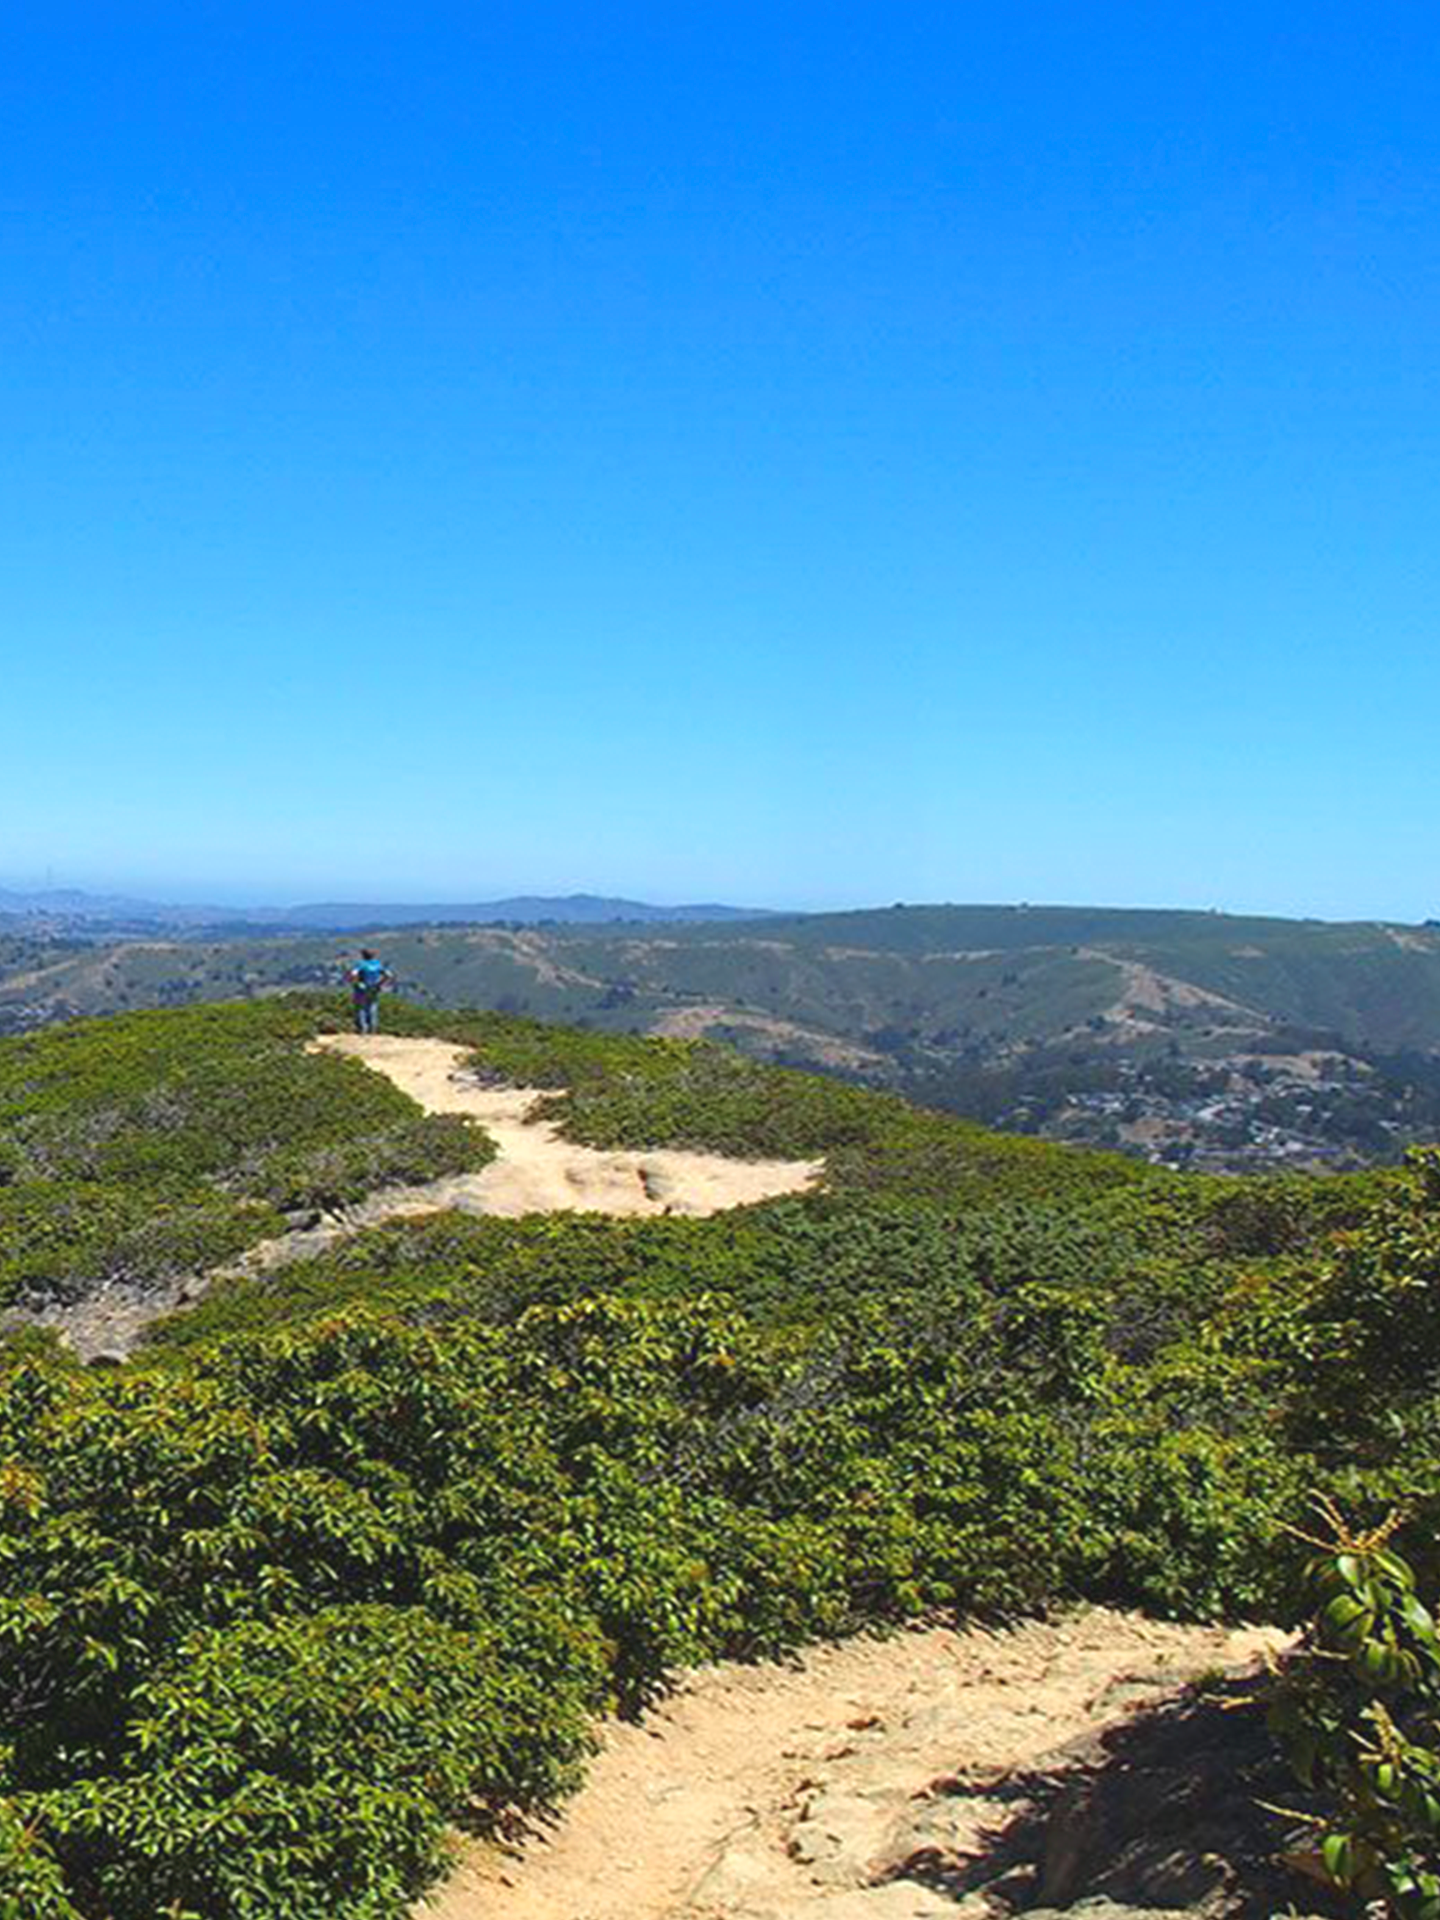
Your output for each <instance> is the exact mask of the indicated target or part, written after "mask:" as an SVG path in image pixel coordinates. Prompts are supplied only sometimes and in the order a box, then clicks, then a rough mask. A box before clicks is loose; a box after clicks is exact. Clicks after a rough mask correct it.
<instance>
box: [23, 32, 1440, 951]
mask: <svg viewBox="0 0 1440 1920" xmlns="http://www.w3.org/2000/svg"><path fill="white" fill-rule="evenodd" d="M1437 82H1440V52H1437V35H1436V31H1435V14H1434V10H1433V7H1430V6H1421V5H1418V4H1417V5H1406V4H1403V3H1401V4H1390V5H1380V6H1378V7H1372V8H1362V7H1360V6H1358V5H1356V4H1354V0H1347V4H1345V5H1338V4H1330V3H1329V0H1304V3H1303V4H1300V5H1297V4H1295V0H1287V4H1285V5H1283V6H1282V5H1278V4H1271V3H1270V0H1258V3H1256V0H1247V3H1246V4H1244V5H1241V4H1235V3H1232V0H1221V3H1220V4H1217V5H1214V6H1196V5H1194V4H1186V5H1180V4H1167V0H1143V3H1141V0H1136V3H1135V4H1111V3H1110V0H1092V4H1088V5H1081V4H1078V0H1068V3H1067V4H1048V3H1047V0H1028V3H1027V4H1023V5H1022V4H1019V0H990V3H989V4H986V5H978V4H969V3H968V0H949V3H948V4H944V5H932V4H906V3H905V0H888V3H887V4H879V3H878V0H860V3H859V4H845V0H823V3H821V0H815V3H814V4H791V3H789V0H765V3H764V4H763V5H762V4H758V3H754V0H726V3H725V4H723V5H721V4H715V3H714V0H712V3H711V4H708V5H703V6H701V5H694V4H689V3H688V0H653V3H647V4H627V3H626V0H614V4H610V5H599V4H596V0H586V3H585V4H580V3H579V0H567V3H564V4H562V3H560V0H514V3H513V4H512V3H510V0H483V4H477V0H467V4H463V5H462V4H454V5H451V4H443V3H437V4H425V3H424V0H422V3H421V4H418V5H417V4H416V3H415V0H407V3H406V4H405V5H403V6H402V5H400V4H394V5H388V4H387V5H367V4H364V0H352V3H351V4H347V5H346V6H344V7H341V6H338V5H331V4H327V0H305V3H304V4H301V5H296V4H294V0H290V3H289V4H286V5H285V6H283V7H282V6H279V5H272V4H270V0H243V4H237V0H229V3H228V4H225V5H219V4H207V3H206V0H185V4H183V5H182V4H178V0H172V3H168V4H165V3H162V4H146V0H126V4H124V5H120V6H117V5H115V4H113V0H106V4H103V5H102V4H94V5H87V6H81V5H73V4H68V3H67V0H45V4H43V5H42V4H40V0H16V3H15V4H13V5H11V6H8V7H6V8H5V9H3V11H0V127H3V140H0V213H3V229H0V355H3V359H0V430H3V442H0V444H3V448H4V456H5V457H4V459H3V462H0V608H3V620H4V626H3V655H4V658H3V677H0V778H3V808H0V884H5V883H10V884H14V883H16V882H21V883H25V884H31V883H34V882H37V881H43V879H44V878H45V877H46V875H47V874H50V875H53V878H54V880H55V883H56V884H70V885H91V886H98V885H123V886H127V887H131V888H137V889H143V890H145V891H148V892H151V893H152V894H153V893H157V892H158V893H161V894H165V895H169V896H171V897H177V896H188V897H196V896H203V897H209V898H219V899H231V900H255V899H271V900H281V901H284V900H296V899H302V898H316V897H328V898H336V897H350V898H354V897H366V898H372V899H374V898H397V899H399V898H409V899H425V898H445V897H449V898H463V897H471V898H475V897H481V898H483V897H486V896H487V895H492V894H499V893H504V892H510V891H514V890H520V889H523V890H527V891H529V890H538V891H561V890H566V891H568V890H572V889H581V888H583V889H587V890H592V891H597V892H623V893H627V894H631V895H638V896H641V897H647V898H652V899H658V900H671V901H673V900H684V899H702V898H719V899H729V900H738V901H745V902H753V903H757V904H773V905H786V904H790V905H797V906H830V905H842V904H873V903H888V902H889V901H891V900H894V899H906V900H922V899H951V900H1012V899H1030V900H1036V901H1039V900H1070V901H1084V902H1089V903H1095V904H1155V905H1169V904H1176V905H1195V906H1211V905H1220V906H1225V907H1234V908H1241V909H1253V910H1269V911H1276V912H1296V913H1317V914H1322V915H1327V916H1341V917H1343V916H1351V915H1356V916H1358V915H1372V914H1373V915H1384V916H1395V917H1420V916H1422V915H1425V914H1429V913H1433V912H1437V911H1440V879H1437V875H1436V858H1435V854H1436V845H1437V827H1440V819H1437V807H1436V804H1435V793H1436V771H1435V770H1436V763H1437V732H1440V644H1437V642H1440V633H1437V618H1436V616H1437V567H1440V545H1437V537H1436V536H1437V478H1440V474H1437V467H1440V353H1437V348H1440V338H1437V335H1440V86H1437Z"/></svg>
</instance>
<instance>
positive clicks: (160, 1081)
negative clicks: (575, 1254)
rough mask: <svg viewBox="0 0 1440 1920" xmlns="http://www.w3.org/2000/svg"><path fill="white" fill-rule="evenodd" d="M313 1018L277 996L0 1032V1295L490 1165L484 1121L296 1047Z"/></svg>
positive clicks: (252, 1237)
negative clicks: (435, 1106) (433, 1108)
mask: <svg viewBox="0 0 1440 1920" xmlns="http://www.w3.org/2000/svg"><path fill="white" fill-rule="evenodd" d="M314 1031H315V1013H314V1011H313V1010H310V1009H306V1008H302V1007H299V1006H281V1005H279V1004H277V1003H274V1002H271V1003H259V1004H255V1005H249V1006H231V1007H209V1008H206V1009H204V1010H203V1011H196V1012H191V1011H186V1012H178V1013H171V1014H135V1015H131V1016H128V1017H124V1018H119V1019H113V1020H107V1021H104V1022H82V1023H78V1024H76V1025H73V1026H68V1027H61V1028H58V1029H54V1030H51V1031H47V1032H45V1033H40V1034H32V1035H29V1036H26V1037H24V1038H21V1039H12V1040H7V1041H4V1042H0V1304H4V1303H5V1302H6V1301H9V1300H14V1299H17V1298H28V1299H30V1300H32V1301H33V1300H41V1299H45V1298H55V1297H60V1298H65V1297H72V1298H73V1297H75V1296H77V1295H81V1294H84V1293H86V1292H88V1291H90V1290H92V1289H94V1288H95V1287H97V1286H99V1285H101V1284H103V1283H104V1282H105V1281H107V1280H114V1279H118V1278H123V1279H126V1280H131V1281H142V1282H143V1281H144V1280H146V1279H148V1278H156V1277H158V1276H160V1275H162V1274H165V1273H170V1272H173V1271H175V1270H177V1269H181V1270H188V1271H197V1270H199V1269H201V1268H204V1267H209V1266H214V1265H217V1264H218V1263H219V1262H220V1261H221V1260H223V1259H224V1258H225V1257H226V1256H228V1255H230V1254H233V1253H236V1252H238V1251H239V1250H240V1249H241V1248H243V1247H245V1246H248V1245H250V1244H251V1243H253V1242H254V1241H256V1240H259V1239H262V1238H264V1237H265V1236H267V1235H269V1234H276V1233H280V1232H283V1231H284V1228H285V1224H286V1218H285V1217H286V1215H287V1214H291V1213H294V1212H297V1211H302V1212H303V1211H309V1210H313V1209H315V1208H330V1207H336V1206H340V1205H343V1204H345V1203H346V1202H348V1201H352V1200H355V1199H358V1198H360V1197H361V1196H362V1195H364V1194H366V1193H368V1192H370V1191H372V1190H373V1189H374V1188H376V1187H381V1186H386V1185H390V1184H394V1183H397V1182H402V1181H412V1180H424V1179H431V1178H435V1177H438V1176H439V1175H440V1174H443V1173H452V1172H460V1171H462V1170H464V1169H467V1168H470V1167H477V1166H483V1165H484V1164H485V1162H486V1160H487V1159H488V1158H489V1157H490V1154H491V1152H492V1148H491V1146H490V1143H489V1142H488V1141H487V1140H486V1139H485V1138H484V1136H483V1135H482V1134H479V1133H477V1132H476V1131H475V1130H474V1129H473V1128H470V1127H469V1126H467V1125H466V1124H465V1123H464V1122H463V1121H460V1120H456V1119H450V1118H446V1117H437V1116H434V1115H430V1114H423V1113H421V1112H420V1110H419V1109H418V1108H417V1107H416V1106H415V1105H414V1103H413V1102H411V1101H409V1100H407V1099H406V1098H405V1097H404V1095H403V1094H400V1093H397V1092H396V1091H395V1089H394V1088H393V1087H390V1086H389V1085H388V1084H387V1083H385V1082H384V1081H382V1080H380V1079H378V1078H377V1077H376V1076H375V1075H374V1074H369V1073H366V1072H365V1071H364V1070H363V1069H362V1068H360V1067H358V1066H357V1065H356V1064H355V1063H354V1062H351V1061H345V1060H340V1059H336V1058H335V1057H333V1056H331V1055H315V1054H309V1053H307V1052H306V1051H305V1047H304V1043H305V1041H306V1040H307V1039H308V1038H309V1037H310V1036H311V1035H312V1034H313V1032H314Z"/></svg>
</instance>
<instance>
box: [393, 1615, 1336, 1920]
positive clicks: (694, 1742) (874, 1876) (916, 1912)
mask: <svg viewBox="0 0 1440 1920" xmlns="http://www.w3.org/2000/svg"><path fill="white" fill-rule="evenodd" d="M1282 1643H1283V1636H1282V1635H1281V1634H1279V1633H1278V1632H1275V1631H1271V1630H1268V1629H1260V1628H1253V1629H1241V1630H1236V1631H1230V1630H1226V1629H1224V1628H1212V1627H1184V1626H1173V1625H1167V1624H1163V1623H1158V1622H1153V1621H1147V1620H1143V1619H1140V1618H1139V1617H1137V1616H1134V1615H1127V1614H1118V1613H1112V1612H1108V1611H1105V1610H1100V1609H1097V1610H1093V1611H1087V1612H1083V1613H1079V1614H1075V1615H1073V1616H1071V1617H1069V1618H1068V1619H1066V1620H1063V1621H1051V1622H1032V1623H1030V1624H1028V1625H1026V1626H1023V1627H1020V1628H1017V1629H1015V1630H1013V1631H1009V1632H990V1631H987V1630H986V1629H983V1628H978V1627H975V1628H970V1629H968V1630H966V1631H963V1632H962V1631H953V1630H950V1629H945V1628H933V1629H926V1630H923V1631H919V1630H916V1631H910V1632H905V1633H901V1634H899V1635H897V1636H895V1637H894V1638H892V1639H887V1640H876V1639H868V1638H867V1639H859V1640H851V1641H848V1642H845V1643H844V1644H841V1645H838V1646H825V1647H819V1648H816V1649H814V1650H812V1651H811V1652H809V1653H807V1655H806V1656H805V1658H804V1659H803V1661H800V1662H798V1663H796V1664H795V1665H793V1666H779V1665H773V1664H767V1665H759V1666H754V1667H744V1666H733V1665H727V1666H719V1667H713V1668H707V1669H703V1670H701V1671H699V1672H697V1673H695V1674H693V1675H692V1676H690V1677H689V1678H688V1679H687V1680H686V1681H685V1682H684V1683H683V1684H682V1685H681V1687H680V1688H679V1690H678V1691H677V1692H676V1693H675V1694H674V1695H673V1696H672V1697H671V1698H670V1699H669V1700H668V1701H666V1702H665V1703H664V1704H663V1705H662V1706H661V1707H660V1708H659V1709H658V1710H657V1711H656V1712H654V1713H652V1714H651V1715H649V1716H648V1717H647V1718H646V1719H645V1720H644V1722H643V1723H641V1724H639V1725H630V1724H622V1723H611V1724H609V1725H608V1726H607V1727H606V1728H605V1730H604V1733H603V1737H602V1738H603V1744H602V1748H601V1751H600V1753H599V1754H598V1756H597V1757H596V1759H595V1761H594V1762H593V1764H592V1767H591V1771H590V1774H589V1778H588V1780H587V1783H586V1785H585V1786H584V1788H583V1789H582V1790H581V1792H580V1793H579V1794H578V1795H577V1796H576V1798H575V1799H574V1801H573V1802H571V1803H570V1804H569V1805H568V1806H567V1807H566V1808H564V1809H563V1810H562V1812H561V1815H560V1817H559V1819H558V1821H557V1822H556V1824H555V1826H554V1827H553V1829H551V1830H550V1831H549V1832H546V1833H540V1834H536V1835H534V1836H532V1837H531V1838H530V1840H529V1841H528V1842H526V1843H525V1844H524V1845H523V1846H522V1847H521V1848H520V1849H519V1850H518V1851H506V1850H503V1849H501V1848H499V1847H495V1846H489V1845H486V1846H473V1847H471V1848H470V1849H469V1850H468V1852H467V1853H466V1855H465V1856H464V1858H463V1859H462V1862H461V1864H460V1866H459V1867H458V1869H457V1871H456V1872H455V1873H454V1875H453V1876H452V1877H451V1879H450V1880H449V1881H448V1882H447V1883H446V1885H445V1886H443V1887H442V1888H440V1889H439V1890H438V1891H437V1893H436V1894H435V1895H434V1897H433V1900H432V1902H431V1903H430V1904H429V1905H427V1906H425V1907H423V1908H422V1909H421V1911H422V1913H423V1914H424V1915H425V1916H426V1920H790V1917H791V1916H796V1917H797V1920H806V1916H810V1915H813V1916H814V1920H962V1917H964V1920H982V1916H984V1915H985V1914H987V1913H1004V1912H1006V1911H1010V1910H1021V1909H1026V1908H1038V1907H1039V1906H1041V1905H1042V1903H1046V1904H1052V1905H1060V1904H1062V1903H1065V1904H1068V1903H1069V1902H1070V1901H1071V1900H1076V1899H1081V1898H1084V1897H1085V1896H1087V1894H1088V1893H1089V1889H1090V1888H1091V1886H1092V1885H1094V1886H1096V1887H1097V1888H1101V1887H1103V1888H1108V1889H1110V1891H1109V1892H1104V1893H1101V1892H1097V1894H1096V1896H1095V1898H1094V1899H1093V1900H1092V1899H1088V1898H1087V1899H1086V1905H1087V1907H1093V1909H1094V1920H1102V1909H1105V1911H1106V1912H1108V1914H1109V1916H1110V1920H1118V1915H1119V1914H1120V1913H1122V1912H1124V1911H1126V1910H1128V1909H1130V1908H1134V1907H1136V1906H1138V1907H1141V1908H1146V1907H1155V1908H1160V1907H1172V1908H1173V1907H1177V1906H1179V1907H1188V1908H1191V1909H1192V1910H1203V1911H1204V1912H1206V1913H1207V1914H1211V1915H1215V1916H1220V1915H1224V1914H1237V1915H1238V1914H1240V1913H1242V1912H1244V1911H1246V1905H1245V1896H1244V1889H1242V1888H1239V1887H1237V1885H1236V1884H1235V1874H1234V1872H1233V1870H1232V1868H1231V1865H1230V1863H1229V1862H1228V1861H1227V1860H1225V1859H1224V1858H1222V1857H1220V1856H1219V1855H1218V1854H1217V1855H1213V1856H1212V1855H1211V1854H1209V1853H1206V1854H1205V1855H1204V1857H1203V1858H1202V1857H1201V1855H1200V1853H1199V1852H1196V1853H1195V1857H1194V1858H1193V1859H1192V1858H1190V1857H1189V1855H1188V1854H1187V1853H1186V1847H1185V1844H1184V1843H1183V1841H1181V1842H1176V1841H1174V1840H1173V1839H1172V1840H1171V1841H1170V1842H1169V1843H1168V1845H1169V1852H1168V1853H1167V1854H1166V1855H1165V1856H1164V1858H1163V1859H1161V1861H1160V1863H1159V1866H1158V1867H1157V1868H1156V1870H1155V1872H1154V1873H1153V1874H1152V1876H1151V1878H1150V1879H1148V1880H1147V1879H1146V1878H1145V1875H1144V1872H1142V1871H1140V1870H1139V1869H1138V1868H1137V1870H1136V1871H1135V1872H1133V1873H1132V1874H1131V1875H1130V1878H1129V1879H1128V1880H1126V1879H1125V1878H1124V1877H1123V1876H1121V1877H1119V1878H1112V1879H1111V1880H1110V1881H1108V1882H1107V1881H1106V1880H1105V1877H1104V1868H1105V1867H1106V1865H1107V1864H1108V1860H1102V1861H1099V1862H1098V1864H1097V1862H1096V1861H1095V1860H1090V1859H1088V1858H1087V1857H1086V1854H1085V1848H1086V1846H1087V1844H1089V1840H1088V1838H1087V1836H1088V1834H1089V1828H1088V1827H1086V1825H1085V1823H1084V1821H1083V1820H1080V1819H1078V1818H1077V1817H1076V1816H1074V1815H1073V1814H1072V1817H1071V1821H1070V1827H1069V1829H1068V1830H1064V1832H1062V1833H1061V1835H1060V1837H1059V1839H1057V1848H1060V1849H1061V1850H1063V1849H1065V1848H1068V1852H1066V1853H1065V1854H1064V1858H1063V1859H1060V1858H1059V1857H1058V1855H1057V1861H1056V1862H1055V1863H1052V1865H1047V1863H1046V1859H1045V1846H1046V1841H1045V1839H1044V1836H1043V1834H1042V1836H1041V1838H1040V1839H1039V1840H1036V1839H1035V1837H1034V1835H1033V1834H1032V1835H1031V1845H1030V1848H1029V1855H1028V1856H1027V1852H1026V1845H1025V1843H1024V1841H1023V1840H1007V1841H1001V1840H1000V1839H999V1835H1000V1833H1001V1831H1002V1830H1003V1829H1008V1828H1011V1827H1012V1825H1013V1824H1014V1823H1015V1822H1016V1821H1017V1819H1018V1817H1019V1816H1021V1815H1026V1816H1027V1817H1030V1818H1031V1820H1032V1824H1033V1818H1034V1815H1035V1810H1036V1808H1037V1807H1038V1806H1039V1803H1040V1802H1042V1801H1045V1800H1046V1799H1047V1797H1049V1798H1053V1797H1054V1796H1055V1794H1056V1793H1057V1792H1058V1791H1060V1790H1062V1789H1063V1788H1064V1786H1065V1785H1066V1784H1067V1783H1073V1782H1074V1781H1078V1780H1080V1779H1082V1778H1084V1779H1086V1780H1088V1779H1089V1778H1090V1777H1091V1771H1092V1770H1093V1768H1094V1764H1095V1761H1096V1756H1097V1753H1098V1752H1099V1748H1098V1747H1097V1744H1096V1736H1097V1735H1099V1734H1101V1733H1102V1732H1103V1731H1104V1730H1106V1729H1110V1730H1112V1731H1113V1730H1114V1729H1116V1728H1118V1727H1124V1726H1125V1725H1126V1724H1127V1723H1128V1722H1130V1721H1132V1720H1133V1718H1134V1716H1135V1715H1136V1714H1137V1712H1139V1711H1140V1710H1141V1709H1143V1708H1146V1707H1148V1706H1152V1705H1154V1704H1155V1703H1157V1702H1161V1701H1164V1700H1166V1699H1167V1698H1174V1697H1175V1696H1176V1695H1177V1694H1178V1693H1179V1691H1180V1689H1181V1688H1182V1687H1183V1686H1184V1684H1185V1683H1186V1682H1187V1681H1188V1680H1190V1679H1193V1678H1194V1677H1196V1676H1197V1675H1199V1674H1201V1673H1205V1672H1213V1671H1214V1670H1215V1669H1217V1668H1227V1667H1234V1666H1237V1665H1240V1664H1242V1663H1246V1662H1252V1661H1256V1660H1258V1659H1259V1658H1261V1657H1262V1656H1263V1655H1265V1654H1266V1653H1268V1652H1270V1651H1272V1650H1274V1649H1277V1648H1278V1647H1279V1646H1280V1645H1281V1644H1282ZM1076 1743H1079V1744H1078V1745H1077V1744H1076ZM1163 1791H1164V1790H1163V1789H1157V1792H1159V1793H1160V1794H1161V1797H1162V1798H1163ZM1172 1797H1173V1796H1172ZM1154 1798H1155V1795H1154V1794H1152V1801H1153V1800H1154ZM1085 1804H1086V1805H1089V1804H1090V1803H1089V1801H1086V1802H1085ZM1146 1804H1147V1805H1148V1804H1149V1803H1146ZM1247 1804H1248V1802H1247ZM1092 1824H1093V1823H1092ZM1112 1826H1113V1822H1112ZM1097 1830H1098V1831H1100V1832H1101V1842H1102V1851H1103V1849H1104V1847H1105V1846H1108V1847H1109V1849H1110V1851H1111V1852H1112V1853H1115V1854H1118V1853H1120V1852H1121V1851H1123V1848H1124V1845H1125V1844H1126V1841H1125V1837H1124V1836H1123V1834H1120V1833H1119V1831H1118V1829H1115V1830H1114V1831H1110V1837H1109V1840H1108V1841H1107V1840H1105V1838H1104V1834H1105V1832H1106V1831H1109V1830H1105V1829H1098V1828H1097ZM1196 1831H1197V1833H1199V1834H1200V1836H1201V1837H1200V1840H1199V1842H1197V1845H1199V1846H1201V1847H1202V1848H1203V1846H1204V1845H1205V1844H1206V1840H1205V1835H1204V1833H1203V1831H1202V1830H1201V1829H1199V1828H1197V1830H1196ZM1067 1836H1068V1837H1067ZM1091 1851H1092V1852H1093V1851H1094V1848H1093V1847H1092V1848H1091ZM1072 1856H1073V1858H1072ZM1172 1856H1173V1858H1172ZM1067 1863H1068V1864H1067ZM1152 1864H1153V1863H1152ZM1142 1865H1143V1863H1142ZM1167 1871H1168V1872H1169V1873H1170V1878H1169V1879H1168V1880H1166V1878H1165V1873H1166V1872H1167ZM1187 1875H1188V1877H1187ZM982 1886H983V1887H985V1888H986V1890H987V1891H986V1893H985V1894H984V1895H982V1894H981V1892H980V1891H979V1889H980V1888H981V1887H982ZM1137 1888H1138V1889H1139V1892H1140V1894H1141V1895H1142V1896H1144V1897H1141V1898H1139V1899H1136V1898H1135V1892H1136V1889H1137ZM1167 1889H1168V1892H1167ZM1115 1892H1118V1894H1119V1899H1120V1902H1121V1903H1122V1904H1119V1905H1117V1904H1116V1901H1115V1899H1114V1898H1113V1897H1112V1894H1113V1893H1115ZM1177 1896H1179V1897H1177ZM1192 1896H1193V1897H1192ZM1300 1898H1302V1899H1304V1898H1305V1895H1304V1894H1303V1892H1302V1894H1301V1895H1300ZM1127 1902H1128V1907H1127V1904H1124V1903H1127ZM1075 1911H1076V1912H1077V1913H1078V1912H1079V1911H1080V1909H1079V1908H1078V1907H1077V1908H1076V1909H1075Z"/></svg>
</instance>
